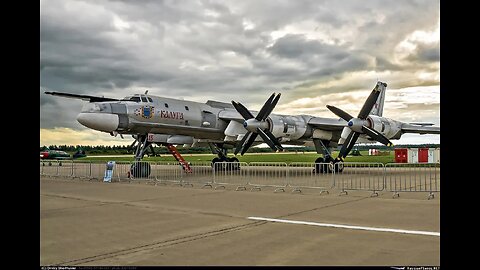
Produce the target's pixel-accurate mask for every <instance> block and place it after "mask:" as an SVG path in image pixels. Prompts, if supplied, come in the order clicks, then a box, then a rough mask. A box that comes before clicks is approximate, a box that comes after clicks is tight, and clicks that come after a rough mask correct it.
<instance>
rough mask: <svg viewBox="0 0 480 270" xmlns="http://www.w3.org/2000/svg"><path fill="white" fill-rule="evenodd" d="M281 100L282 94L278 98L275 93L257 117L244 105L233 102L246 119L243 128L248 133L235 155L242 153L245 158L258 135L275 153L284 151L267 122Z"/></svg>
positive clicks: (239, 144) (236, 149)
mask: <svg viewBox="0 0 480 270" xmlns="http://www.w3.org/2000/svg"><path fill="white" fill-rule="evenodd" d="M279 99H280V93H279V94H278V95H276V96H275V93H273V94H272V95H271V96H270V97H269V98H268V99H267V101H266V102H265V104H264V105H263V107H262V108H261V109H260V111H259V112H258V114H257V116H255V117H254V116H253V114H252V113H251V112H250V111H249V110H248V109H247V108H246V107H245V106H243V105H242V103H240V102H235V101H233V100H232V104H233V107H235V109H236V110H237V112H238V113H240V114H241V115H242V117H243V119H245V121H244V122H243V127H245V129H246V130H247V133H245V136H243V139H242V140H241V141H240V142H239V143H238V145H237V147H236V148H235V155H236V154H237V153H238V152H240V154H241V155H242V156H243V154H244V153H245V152H246V151H247V150H248V148H250V146H252V144H253V142H254V141H255V139H256V138H257V136H258V135H260V137H262V139H263V141H264V142H265V143H267V144H268V146H270V148H271V149H272V150H273V151H283V147H282V145H281V144H280V142H279V141H278V140H277V138H275V136H274V135H273V134H272V133H271V132H270V130H269V126H268V122H267V121H266V119H267V117H268V116H269V115H270V113H271V112H272V111H273V109H274V108H275V106H276V105H277V103H278V100H279Z"/></svg>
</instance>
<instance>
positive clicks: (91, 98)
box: [45, 92, 120, 102]
mask: <svg viewBox="0 0 480 270" xmlns="http://www.w3.org/2000/svg"><path fill="white" fill-rule="evenodd" d="M45 94H48V95H52V96H60V97H66V98H76V99H81V100H85V101H88V102H102V101H120V99H115V98H106V97H95V96H88V95H77V94H70V93H61V92H45Z"/></svg>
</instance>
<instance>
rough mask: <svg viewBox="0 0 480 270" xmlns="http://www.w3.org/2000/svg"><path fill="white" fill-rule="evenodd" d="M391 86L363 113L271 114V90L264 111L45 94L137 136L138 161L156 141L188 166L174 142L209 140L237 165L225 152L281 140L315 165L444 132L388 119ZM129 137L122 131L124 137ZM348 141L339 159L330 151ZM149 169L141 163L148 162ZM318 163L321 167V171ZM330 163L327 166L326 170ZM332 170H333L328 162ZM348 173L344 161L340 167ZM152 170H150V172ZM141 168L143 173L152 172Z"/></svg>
mask: <svg viewBox="0 0 480 270" xmlns="http://www.w3.org/2000/svg"><path fill="white" fill-rule="evenodd" d="M386 87H387V84H386V83H383V82H380V81H379V82H377V84H376V85H375V87H374V88H373V90H372V92H371V93H370V95H369V97H368V98H367V100H366V101H365V103H364V105H363V107H362V108H361V110H360V112H359V113H358V115H357V117H354V116H352V115H350V114H349V113H347V112H345V111H343V110H341V109H339V108H337V107H335V106H330V105H327V108H328V109H329V110H330V111H332V112H333V113H334V114H336V115H337V116H339V117H340V119H338V118H326V117H315V116H311V115H281V114H274V113H272V111H273V109H274V108H275V106H276V105H277V103H278V101H279V99H280V94H275V93H274V94H272V95H271V96H270V98H268V100H267V101H266V102H265V104H264V105H263V107H262V108H261V109H260V111H258V112H256V111H250V110H248V109H247V108H246V107H245V106H244V105H242V104H241V103H239V102H235V101H232V102H231V104H230V103H224V102H218V101H212V100H209V101H207V102H206V103H199V102H193V101H186V100H179V99H172V98H164V97H158V96H153V95H148V94H147V92H148V91H146V92H145V94H135V95H132V96H127V97H125V98H124V99H114V98H105V97H96V96H89V95H77V94H70V93H61V92H45V93H46V94H50V95H55V96H61V97H67V98H77V99H82V100H85V101H88V103H86V104H85V105H84V107H83V109H82V111H81V113H80V114H79V115H78V116H77V121H78V122H80V123H81V124H82V125H84V126H86V127H88V128H92V129H95V130H98V131H102V132H107V133H110V134H111V135H112V136H117V135H118V134H120V136H122V134H131V135H132V136H133V138H134V139H135V141H134V143H133V144H132V146H134V145H135V144H136V151H135V159H136V160H137V161H139V160H141V159H142V158H143V156H144V155H145V152H146V151H147V149H149V148H150V149H151V150H152V151H153V147H151V145H152V144H153V143H155V144H157V145H164V146H166V147H167V148H168V150H169V151H170V152H171V153H172V155H174V157H175V158H176V159H177V160H178V161H179V162H180V164H181V165H182V166H183V168H184V169H185V170H186V171H189V170H190V168H189V165H188V164H187V163H186V162H185V160H184V159H183V158H182V157H181V155H180V154H179V153H178V151H176V149H175V147H174V145H178V144H183V145H190V146H203V145H209V146H210V148H211V149H212V153H214V154H216V155H217V157H215V158H214V159H213V160H212V165H213V164H214V163H217V162H238V159H237V158H236V157H228V156H227V149H233V151H234V154H235V155H236V154H238V153H240V154H241V155H243V154H244V153H245V152H246V151H247V150H248V149H249V148H250V147H251V146H254V145H258V144H261V143H263V142H265V143H266V144H267V145H268V146H269V147H270V148H271V149H272V150H274V151H282V150H283V146H282V144H288V145H306V144H311V143H313V145H314V146H315V149H316V151H317V153H318V154H322V156H320V157H318V158H317V159H316V160H315V162H316V163H331V164H333V163H338V162H342V161H343V160H344V158H345V157H346V156H347V154H348V153H349V152H350V150H351V149H352V147H353V146H354V144H355V143H357V142H359V143H365V142H375V141H378V142H380V143H383V144H385V145H392V144H391V142H390V140H391V139H400V137H401V136H402V135H403V134H404V133H418V134H440V127H435V126H432V125H431V124H429V123H410V124H409V123H403V122H400V121H396V120H392V119H389V118H385V117H383V116H382V114H383V106H384V101H385V91H386ZM122 138H123V136H122ZM339 145H342V147H341V149H340V153H339V155H338V156H337V157H336V158H334V157H332V155H331V150H332V149H333V148H335V147H337V146H339ZM142 166H143V165H142ZM322 168H323V167H319V170H323V169H322ZM325 168H327V167H325ZM329 168H331V167H329ZM335 168H338V170H340V171H341V170H342V169H343V167H342V166H335ZM146 171H148V173H149V172H150V168H149V167H148V168H147V169H146ZM148 173H147V172H145V173H141V175H145V174H147V175H148Z"/></svg>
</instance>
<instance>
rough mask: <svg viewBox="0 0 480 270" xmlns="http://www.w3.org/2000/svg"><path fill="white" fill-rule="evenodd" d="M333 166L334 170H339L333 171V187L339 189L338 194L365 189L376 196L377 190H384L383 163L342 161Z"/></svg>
mask: <svg viewBox="0 0 480 270" xmlns="http://www.w3.org/2000/svg"><path fill="white" fill-rule="evenodd" d="M334 166H335V171H339V170H340V171H341V172H338V173H334V183H335V187H336V188H338V189H340V190H341V192H340V194H348V192H347V191H348V190H365V191H372V196H378V191H382V190H385V179H384V176H385V168H384V166H383V163H374V162H368V163H366V162H344V163H343V164H340V163H337V164H335V165H334ZM341 166H343V169H342V168H341Z"/></svg>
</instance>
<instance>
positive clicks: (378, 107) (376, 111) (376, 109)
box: [369, 81, 387, 116]
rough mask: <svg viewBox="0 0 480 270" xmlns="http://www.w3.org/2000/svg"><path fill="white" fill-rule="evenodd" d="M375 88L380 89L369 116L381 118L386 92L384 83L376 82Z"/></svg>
mask: <svg viewBox="0 0 480 270" xmlns="http://www.w3.org/2000/svg"><path fill="white" fill-rule="evenodd" d="M377 87H378V88H379V89H380V95H379V96H378V98H377V101H376V102H375V105H373V108H372V110H371V111H370V113H369V114H372V115H377V116H382V114H383V103H384V102H385V91H387V84H386V83H384V82H380V81H378V82H377Z"/></svg>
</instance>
